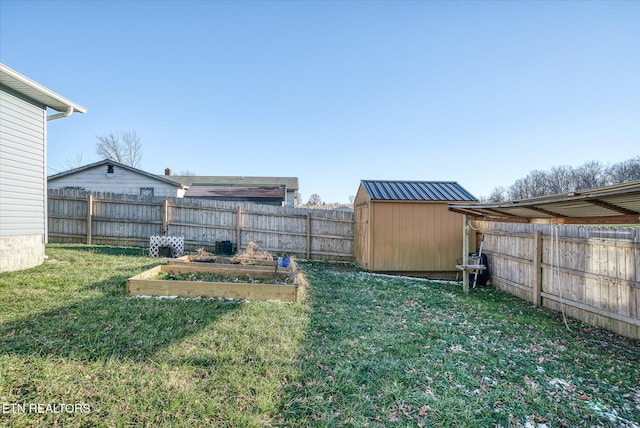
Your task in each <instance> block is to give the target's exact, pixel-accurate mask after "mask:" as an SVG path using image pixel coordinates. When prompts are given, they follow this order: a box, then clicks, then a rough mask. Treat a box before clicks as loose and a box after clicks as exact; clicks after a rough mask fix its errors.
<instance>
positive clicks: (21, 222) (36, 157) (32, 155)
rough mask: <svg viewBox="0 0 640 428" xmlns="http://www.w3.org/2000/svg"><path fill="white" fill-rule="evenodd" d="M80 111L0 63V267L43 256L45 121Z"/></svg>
mask: <svg viewBox="0 0 640 428" xmlns="http://www.w3.org/2000/svg"><path fill="white" fill-rule="evenodd" d="M48 108H49V109H51V110H54V111H56V112H58V113H53V114H51V115H47V109H48ZM85 111H86V109H85V108H84V107H81V106H79V105H78V104H76V103H74V102H72V101H69V100H68V99H66V98H64V97H62V96H61V95H58V94H56V93H55V92H53V91H51V90H50V89H47V88H45V87H44V86H42V85H40V84H39V83H36V82H34V81H33V80H31V79H29V78H27V77H25V76H23V75H22V74H20V73H18V72H16V71H15V70H13V69H11V68H9V67H7V66H5V65H4V64H0V272H6V271H15V270H20V269H26V268H29V267H34V266H38V265H40V264H42V262H43V261H44V257H45V248H44V244H46V242H47V176H46V171H47V161H46V159H47V121H49V120H54V119H58V118H62V117H68V116H71V114H73V113H74V112H77V113H84V112H85Z"/></svg>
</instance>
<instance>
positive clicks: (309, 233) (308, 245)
mask: <svg viewBox="0 0 640 428" xmlns="http://www.w3.org/2000/svg"><path fill="white" fill-rule="evenodd" d="M307 260H311V216H310V215H309V213H307Z"/></svg>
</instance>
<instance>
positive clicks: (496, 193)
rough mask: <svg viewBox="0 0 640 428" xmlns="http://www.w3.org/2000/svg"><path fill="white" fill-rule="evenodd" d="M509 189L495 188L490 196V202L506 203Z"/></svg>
mask: <svg viewBox="0 0 640 428" xmlns="http://www.w3.org/2000/svg"><path fill="white" fill-rule="evenodd" d="M506 195H507V189H505V188H504V187H502V186H498V187H494V188H493V190H492V191H491V194H490V195H489V201H490V202H504V201H505V200H506V199H507V196H506Z"/></svg>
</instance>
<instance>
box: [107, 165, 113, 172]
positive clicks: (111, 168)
mask: <svg viewBox="0 0 640 428" xmlns="http://www.w3.org/2000/svg"><path fill="white" fill-rule="evenodd" d="M107 174H113V165H107Z"/></svg>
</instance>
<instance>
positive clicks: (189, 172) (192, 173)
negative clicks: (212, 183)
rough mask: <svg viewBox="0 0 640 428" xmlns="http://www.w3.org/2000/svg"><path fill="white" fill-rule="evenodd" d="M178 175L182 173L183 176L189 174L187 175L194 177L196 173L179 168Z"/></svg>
mask: <svg viewBox="0 0 640 428" xmlns="http://www.w3.org/2000/svg"><path fill="white" fill-rule="evenodd" d="M180 175H184V176H189V177H194V176H196V175H198V174H196V173H195V172H193V171H191V170H188V169H182V170H180Z"/></svg>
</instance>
